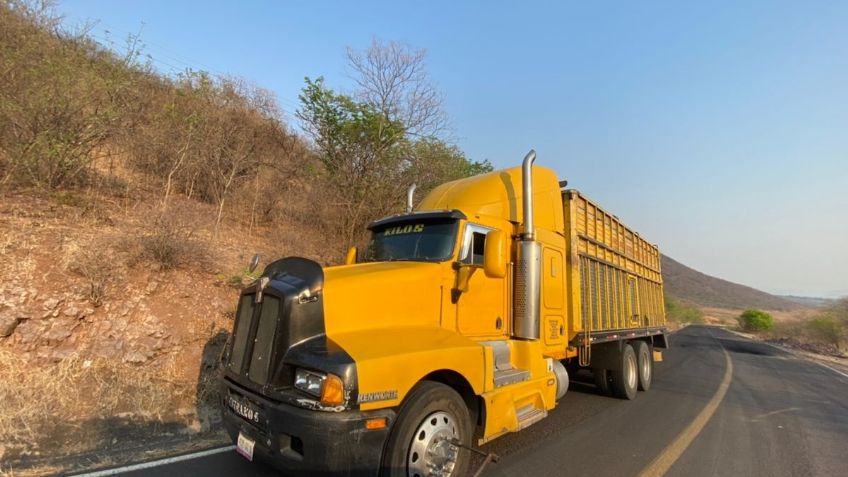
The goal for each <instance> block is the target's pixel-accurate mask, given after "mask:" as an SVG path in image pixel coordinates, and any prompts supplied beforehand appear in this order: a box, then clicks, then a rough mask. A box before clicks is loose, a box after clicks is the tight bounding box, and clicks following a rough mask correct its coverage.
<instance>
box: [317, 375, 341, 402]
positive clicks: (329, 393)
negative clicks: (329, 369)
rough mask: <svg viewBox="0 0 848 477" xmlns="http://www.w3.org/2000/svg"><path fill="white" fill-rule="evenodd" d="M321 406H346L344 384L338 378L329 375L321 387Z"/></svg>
mask: <svg viewBox="0 0 848 477" xmlns="http://www.w3.org/2000/svg"><path fill="white" fill-rule="evenodd" d="M321 404H323V405H325V406H339V405H341V404H344V384H343V383H342V380H341V378H339V377H338V376H335V375H332V374H328V375H327V379H325V380H324V383H323V386H321Z"/></svg>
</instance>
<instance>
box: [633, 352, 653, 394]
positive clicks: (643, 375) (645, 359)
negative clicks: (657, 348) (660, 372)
mask: <svg viewBox="0 0 848 477" xmlns="http://www.w3.org/2000/svg"><path fill="white" fill-rule="evenodd" d="M633 347H634V348H635V349H636V363H637V365H638V366H639V390H640V391H647V390H649V389H651V381H652V380H653V379H654V357H653V353H652V350H651V346H650V345H649V344H648V343H645V342H644V341H637V342H635V343H633Z"/></svg>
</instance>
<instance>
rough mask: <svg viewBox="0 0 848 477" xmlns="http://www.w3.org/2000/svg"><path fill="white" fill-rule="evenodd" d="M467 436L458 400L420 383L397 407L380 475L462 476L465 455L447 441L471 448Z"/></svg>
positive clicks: (467, 425) (468, 423)
mask: <svg viewBox="0 0 848 477" xmlns="http://www.w3.org/2000/svg"><path fill="white" fill-rule="evenodd" d="M471 433H472V428H471V416H470V414H469V412H468V407H466V405H465V401H463V400H462V397H461V396H460V395H459V394H458V393H457V392H456V391H454V390H453V389H452V388H450V387H449V386H446V385H444V384H441V383H436V382H433V381H424V382H421V383H419V384H418V385H417V386H416V387H415V388H413V390H412V391H411V392H410V393H409V395H408V396H407V397H406V399H405V400H404V402H403V404H402V405H401V407H400V411H399V412H398V417H397V421H396V422H395V424H394V426H393V427H392V430H391V432H390V433H389V440H388V442H387V444H386V450H385V454H384V455H383V464H382V468H381V469H380V475H382V476H384V477H385V476H389V477H401V476H402V477H416V476H419V477H425V476H427V475H439V476H444V477H448V476H464V475H465V473H466V471H467V468H468V464H469V462H470V456H469V453H468V451H467V450H465V449H461V448H459V447H457V446H455V445H452V444H451V443H450V441H451V440H453V439H456V440H458V441H459V442H462V443H463V444H465V445H471ZM433 469H435V471H433Z"/></svg>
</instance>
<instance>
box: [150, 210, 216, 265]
mask: <svg viewBox="0 0 848 477" xmlns="http://www.w3.org/2000/svg"><path fill="white" fill-rule="evenodd" d="M196 232H197V227H196V226H195V225H194V224H192V223H191V221H189V220H187V219H186V218H185V217H183V216H180V215H177V214H175V213H173V212H166V213H163V214H161V215H159V216H158V217H157V218H156V219H155V220H154V221H153V222H152V226H151V228H150V231H149V232H148V233H147V234H146V235H144V236H142V237H141V238H140V239H139V245H140V249H141V250H140V253H139V258H140V259H142V260H146V261H149V262H153V263H155V264H158V265H159V266H160V267H161V268H164V269H171V268H178V267H181V266H185V265H189V264H197V265H203V264H204V263H205V262H206V261H207V258H208V251H207V249H206V244H205V243H203V242H202V241H201V240H199V239H198V238H197V236H196V235H197V234H196Z"/></svg>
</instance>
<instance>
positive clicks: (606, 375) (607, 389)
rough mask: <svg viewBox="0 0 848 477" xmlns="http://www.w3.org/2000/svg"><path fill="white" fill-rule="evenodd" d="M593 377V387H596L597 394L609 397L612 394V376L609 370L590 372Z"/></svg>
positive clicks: (600, 369) (599, 369)
mask: <svg viewBox="0 0 848 477" xmlns="http://www.w3.org/2000/svg"><path fill="white" fill-rule="evenodd" d="M592 373H593V374H594V375H595V386H597V387H598V393H600V394H602V395H604V396H609V395H610V394H611V393H612V383H611V382H610V381H611V379H612V374H611V373H610V370H608V369H604V368H595V369H593V370H592Z"/></svg>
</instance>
